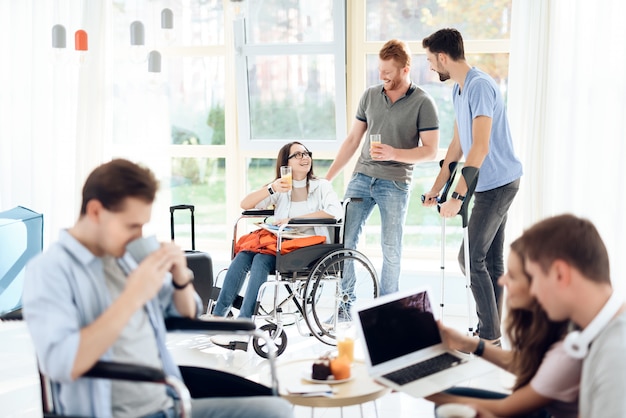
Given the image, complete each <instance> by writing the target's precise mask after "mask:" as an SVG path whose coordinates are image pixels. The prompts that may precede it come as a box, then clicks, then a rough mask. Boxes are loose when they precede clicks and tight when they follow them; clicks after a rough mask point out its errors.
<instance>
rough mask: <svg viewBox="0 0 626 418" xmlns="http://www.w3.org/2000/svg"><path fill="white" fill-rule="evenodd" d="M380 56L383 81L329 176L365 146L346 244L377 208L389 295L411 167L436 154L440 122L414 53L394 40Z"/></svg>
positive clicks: (367, 97) (352, 191)
mask: <svg viewBox="0 0 626 418" xmlns="http://www.w3.org/2000/svg"><path fill="white" fill-rule="evenodd" d="M378 56H379V64H378V70H379V73H380V79H381V80H382V82H383V83H382V84H378V85H375V86H372V87H370V88H368V89H367V90H366V91H365V93H363V96H362V97H361V101H360V102H359V107H358V109H357V113H356V119H355V120H354V123H353V125H352V128H351V130H350V132H349V133H348V136H347V137H346V139H345V141H344V142H343V144H342V146H341V148H340V149H339V153H338V154H337V157H336V158H335V161H334V162H333V164H332V165H331V166H330V169H329V170H328V174H327V175H326V178H327V179H329V180H332V179H333V178H334V177H335V176H337V174H339V172H340V171H341V170H342V169H343V168H344V167H345V165H346V164H347V163H348V161H349V160H350V158H352V156H353V155H354V153H355V152H356V151H357V149H358V148H359V145H361V142H363V144H362V146H361V155H360V156H359V159H358V161H357V164H356V167H355V168H354V173H353V176H352V179H351V180H350V183H349V184H348V188H347V190H346V194H345V198H346V199H347V198H360V199H362V202H359V203H354V204H351V205H349V206H348V210H347V213H346V225H345V240H344V244H345V246H346V248H356V246H357V242H358V239H359V235H360V233H361V230H362V228H363V225H364V224H365V222H366V221H367V219H368V217H369V216H370V214H371V213H372V210H373V209H374V205H378V209H379V211H380V218H381V246H382V251H383V267H382V273H381V281H380V294H381V295H385V294H389V293H393V292H396V291H397V290H398V280H399V277H400V259H401V255H402V235H403V228H404V221H405V218H406V212H407V207H408V203H409V192H410V185H411V178H412V175H413V167H414V165H415V163H418V162H422V161H430V160H433V159H434V158H435V156H436V155H437V148H438V145H439V120H438V117H437V108H436V106H435V103H434V101H433V99H432V98H431V97H430V95H428V93H426V92H425V91H424V90H422V89H420V88H419V87H418V86H417V85H416V84H414V83H412V82H411V79H410V77H409V72H410V69H411V52H410V51H409V49H408V47H407V45H406V44H405V43H404V42H402V41H399V40H396V39H393V40H390V41H388V42H387V43H386V44H385V45H384V46H383V47H382V49H381V50H380V52H379V54H378ZM366 133H367V135H365V134H366ZM372 134H380V137H381V143H380V144H374V145H372V146H370V145H371V144H370V142H371V141H370V135H372ZM363 137H365V141H363ZM350 267H351V266H350V265H349V264H346V271H345V272H344V283H351V282H352V281H351V280H352V279H353V277H354V275H353V274H354V273H353V271H352V269H351V268H350ZM342 314H344V312H343V311H340V316H341V315H342ZM340 319H341V318H340Z"/></svg>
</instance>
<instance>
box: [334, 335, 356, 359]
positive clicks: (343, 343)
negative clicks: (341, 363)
mask: <svg viewBox="0 0 626 418" xmlns="http://www.w3.org/2000/svg"><path fill="white" fill-rule="evenodd" d="M337 351H338V355H337V357H339V358H342V357H344V358H346V360H348V362H349V363H350V364H352V362H353V361H354V339H353V338H350V337H345V338H343V339H342V340H339V341H337Z"/></svg>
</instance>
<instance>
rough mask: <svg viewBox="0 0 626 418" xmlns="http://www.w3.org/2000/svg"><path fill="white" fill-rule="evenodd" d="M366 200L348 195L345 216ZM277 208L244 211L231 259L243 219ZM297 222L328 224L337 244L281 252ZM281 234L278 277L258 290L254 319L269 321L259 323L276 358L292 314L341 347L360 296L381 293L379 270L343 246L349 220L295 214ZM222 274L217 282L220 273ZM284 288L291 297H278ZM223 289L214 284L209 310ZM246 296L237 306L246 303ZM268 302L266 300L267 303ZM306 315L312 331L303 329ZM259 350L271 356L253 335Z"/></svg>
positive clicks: (236, 345)
mask: <svg viewBox="0 0 626 418" xmlns="http://www.w3.org/2000/svg"><path fill="white" fill-rule="evenodd" d="M361 201H362V200H361V199H354V198H353V199H347V200H346V201H344V202H343V208H344V219H345V214H346V210H347V207H348V205H350V204H359V203H360V202H361ZM273 214H274V212H273V211H272V210H245V211H243V212H242V214H241V216H240V217H239V218H238V219H237V221H236V222H235V226H234V231H233V241H232V254H231V255H232V257H233V258H234V257H235V253H234V249H235V243H236V241H237V238H238V228H239V227H240V222H241V221H242V220H245V219H265V218H267V217H269V216H272V215H273ZM294 226H295V227H297V226H307V227H314V226H317V227H328V228H332V229H334V232H335V234H334V236H335V242H334V243H331V244H318V245H312V246H309V247H304V248H299V249H297V250H294V251H292V252H290V253H287V254H281V251H280V250H281V244H282V238H283V235H284V234H286V232H287V231H286V228H289V227H294ZM276 235H277V254H276V271H275V273H274V276H273V278H270V279H268V280H267V281H266V282H265V283H264V284H263V285H262V286H261V288H260V289H259V293H258V296H257V304H256V315H255V316H254V318H255V319H261V320H264V321H266V322H267V323H266V324H264V325H262V326H261V327H260V329H261V330H264V331H267V332H268V333H269V335H270V336H271V337H272V339H273V340H274V343H275V345H276V347H277V350H278V351H277V354H276V355H277V356H279V355H280V354H282V353H283V352H284V350H285V349H286V346H287V334H286V333H285V331H284V329H283V327H284V326H285V322H284V317H286V316H292V318H293V322H294V323H295V324H296V326H297V328H298V332H299V333H300V334H301V335H312V336H314V337H315V338H317V339H318V340H320V341H321V342H323V343H325V344H328V345H336V332H337V328H338V326H339V325H340V322H343V321H350V320H351V318H350V317H349V314H350V306H351V304H352V303H353V302H354V301H355V300H356V299H371V298H376V297H378V291H379V286H378V277H377V274H376V270H375V269H374V266H373V265H372V263H371V262H370V261H369V260H368V258H367V257H366V256H365V255H363V254H362V253H360V252H359V251H356V250H353V249H347V248H344V245H343V239H344V222H342V221H336V220H334V219H328V218H323V219H317V218H315V219H314V218H293V219H291V220H290V221H289V224H286V225H281V226H280V228H278V231H277V233H276ZM346 266H349V267H350V268H352V269H353V271H354V273H355V274H354V278H355V280H354V281H353V282H352V283H344V280H343V278H344V271H345V269H346ZM225 271H226V270H222V271H220V272H219V273H218V277H217V279H216V281H215V282H216V283H217V282H218V281H219V277H220V275H221V274H222V273H223V272H225ZM267 287H273V288H274V294H273V299H272V302H271V303H270V304H267V302H263V294H264V291H265V288H267ZM279 288H284V289H285V290H286V292H287V296H286V297H285V298H284V299H282V300H279V296H278V289H279ZM219 291H220V288H219V287H216V288H214V290H213V292H212V293H211V294H212V296H211V299H212V300H211V301H209V303H208V311H207V313H210V312H211V310H212V308H213V304H214V301H215V300H216V299H217V297H218V295H219ZM241 300H242V299H240V298H239V299H238V300H236V301H235V303H234V307H235V308H237V307H239V306H241ZM262 302H263V303H262ZM289 303H292V304H293V305H294V306H295V312H285V310H284V308H285V306H287V304H289ZM303 319H304V321H305V323H306V325H307V328H308V331H306V330H303V329H302V328H301V322H302V320H303ZM252 344H253V347H254V351H255V352H256V353H257V354H258V355H260V356H261V357H266V356H267V355H268V351H267V348H266V346H265V341H262V340H259V339H257V338H253V340H252ZM247 347H248V344H247V343H245V342H233V343H231V345H230V346H228V347H226V348H230V349H233V350H234V349H242V350H247Z"/></svg>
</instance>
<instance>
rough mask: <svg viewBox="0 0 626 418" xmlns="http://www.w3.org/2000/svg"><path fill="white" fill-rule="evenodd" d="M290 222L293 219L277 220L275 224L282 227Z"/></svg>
mask: <svg viewBox="0 0 626 418" xmlns="http://www.w3.org/2000/svg"><path fill="white" fill-rule="evenodd" d="M290 220H291V218H283V219H276V220H275V221H274V223H273V224H274V225H277V226H280V225H284V224H288V223H289V221H290Z"/></svg>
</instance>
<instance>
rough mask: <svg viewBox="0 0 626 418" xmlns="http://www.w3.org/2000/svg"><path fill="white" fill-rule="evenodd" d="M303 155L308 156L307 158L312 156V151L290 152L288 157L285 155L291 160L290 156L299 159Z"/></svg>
mask: <svg viewBox="0 0 626 418" xmlns="http://www.w3.org/2000/svg"><path fill="white" fill-rule="evenodd" d="M304 157H309V158H313V153H312V152H311V151H304V152H300V151H298V152H294V153H293V154H291V155H290V156H289V157H287V159H288V160H291V159H292V158H295V159H296V160H301V159H302V158H304Z"/></svg>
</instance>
